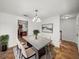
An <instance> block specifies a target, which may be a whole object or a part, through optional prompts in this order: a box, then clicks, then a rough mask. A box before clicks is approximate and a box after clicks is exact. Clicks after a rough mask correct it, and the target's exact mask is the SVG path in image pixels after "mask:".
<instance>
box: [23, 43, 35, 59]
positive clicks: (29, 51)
mask: <svg viewBox="0 0 79 59" xmlns="http://www.w3.org/2000/svg"><path fill="white" fill-rule="evenodd" d="M34 56H35V59H36V53H35V51H34V50H33V49H32V48H28V49H25V48H24V47H23V46H22V45H21V59H22V58H24V59H30V58H32V57H34Z"/></svg>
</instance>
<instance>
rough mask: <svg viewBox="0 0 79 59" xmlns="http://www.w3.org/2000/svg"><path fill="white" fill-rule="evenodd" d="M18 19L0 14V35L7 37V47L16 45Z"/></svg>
mask: <svg viewBox="0 0 79 59" xmlns="http://www.w3.org/2000/svg"><path fill="white" fill-rule="evenodd" d="M17 20H18V17H17V16H14V15H10V14H6V13H0V35H4V34H8V35H9V44H8V47H12V46H15V45H16V39H17Z"/></svg>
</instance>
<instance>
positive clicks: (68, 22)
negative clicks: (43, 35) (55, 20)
mask: <svg viewBox="0 0 79 59" xmlns="http://www.w3.org/2000/svg"><path fill="white" fill-rule="evenodd" d="M60 24H61V25H60V27H61V30H62V39H63V40H67V41H72V42H75V43H77V41H78V40H77V36H76V35H77V34H76V18H75V17H72V18H69V19H61V20H60Z"/></svg>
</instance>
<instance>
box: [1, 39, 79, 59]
mask: <svg viewBox="0 0 79 59" xmlns="http://www.w3.org/2000/svg"><path fill="white" fill-rule="evenodd" d="M60 46H61V48H55V47H54V48H53V49H52V53H53V57H54V58H52V59H79V54H78V49H77V45H76V44H75V43H73V42H68V41H62V42H61V45H60ZM0 59H15V58H14V54H13V49H12V48H11V49H8V50H7V51H6V52H0Z"/></svg>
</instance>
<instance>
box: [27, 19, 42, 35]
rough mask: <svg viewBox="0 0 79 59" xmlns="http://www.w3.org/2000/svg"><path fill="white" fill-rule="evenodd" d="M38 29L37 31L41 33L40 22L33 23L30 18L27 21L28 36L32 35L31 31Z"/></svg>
mask: <svg viewBox="0 0 79 59" xmlns="http://www.w3.org/2000/svg"><path fill="white" fill-rule="evenodd" d="M35 29H38V30H39V31H41V22H38V23H36V22H33V21H32V18H29V19H28V35H32V34H33V30H35Z"/></svg>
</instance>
